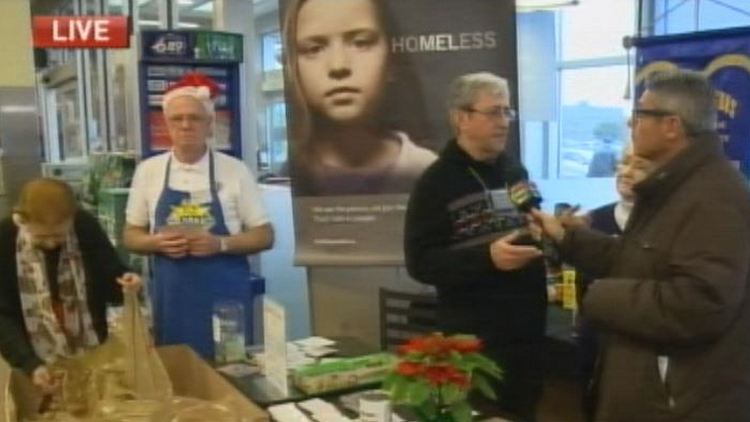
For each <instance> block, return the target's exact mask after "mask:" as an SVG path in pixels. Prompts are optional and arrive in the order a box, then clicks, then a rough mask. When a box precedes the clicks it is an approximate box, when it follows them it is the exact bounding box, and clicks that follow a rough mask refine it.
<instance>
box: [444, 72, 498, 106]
mask: <svg viewBox="0 0 750 422" xmlns="http://www.w3.org/2000/svg"><path fill="white" fill-rule="evenodd" d="M480 92H487V93H489V94H493V95H500V96H502V97H504V98H510V95H509V94H510V93H509V89H508V81H507V80H506V79H505V78H501V77H500V76H497V75H495V74H493V73H490V72H477V73H467V74H465V75H461V76H459V77H457V78H456V79H454V80H453V82H451V85H450V88H449V90H448V110H459V109H465V108H467V107H471V106H472V105H473V104H474V102H475V101H476V99H477V97H478V96H479V93H480Z"/></svg>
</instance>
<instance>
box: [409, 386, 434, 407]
mask: <svg viewBox="0 0 750 422" xmlns="http://www.w3.org/2000/svg"><path fill="white" fill-rule="evenodd" d="M431 391H432V388H431V387H430V385H429V384H427V383H426V382H423V381H418V382H410V383H409V386H408V388H407V393H406V402H407V403H409V404H411V405H415V406H419V405H420V404H422V403H424V402H425V401H427V400H428V399H429V398H430V393H431Z"/></svg>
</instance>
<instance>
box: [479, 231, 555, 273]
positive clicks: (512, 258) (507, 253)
mask: <svg viewBox="0 0 750 422" xmlns="http://www.w3.org/2000/svg"><path fill="white" fill-rule="evenodd" d="M518 236H519V233H518V232H513V233H511V234H509V235H507V236H503V237H501V238H500V239H497V240H495V241H494V242H492V243H491V244H490V256H491V257H492V262H493V263H494V264H495V268H497V269H499V270H504V271H510V270H517V269H519V268H522V267H524V266H526V265H527V264H528V263H529V262H531V261H533V260H535V259H537V258H539V257H540V256H542V251H540V250H539V248H537V247H535V246H523V245H514V244H513V243H512V242H513V240H515V239H516V238H517V237H518Z"/></svg>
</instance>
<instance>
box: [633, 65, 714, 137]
mask: <svg viewBox="0 0 750 422" xmlns="http://www.w3.org/2000/svg"><path fill="white" fill-rule="evenodd" d="M646 89H647V90H649V91H650V92H652V93H653V94H654V99H655V102H656V103H657V105H658V107H660V108H663V109H665V110H667V111H671V112H673V113H675V114H676V115H677V116H678V117H679V118H680V120H682V124H683V126H684V127H685V133H686V134H687V135H688V136H689V137H695V136H699V135H702V134H707V133H712V132H714V131H716V106H715V103H714V90H713V88H712V87H711V84H710V83H709V82H708V79H706V77H705V76H703V75H701V74H700V73H698V72H695V71H690V70H675V71H669V72H660V73H657V74H655V75H654V76H652V77H651V78H649V79H648V81H647V82H646Z"/></svg>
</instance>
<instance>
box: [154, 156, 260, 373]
mask: <svg viewBox="0 0 750 422" xmlns="http://www.w3.org/2000/svg"><path fill="white" fill-rule="evenodd" d="M208 154H209V190H210V199H209V198H208V197H206V198H204V199H205V200H209V201H210V202H203V203H201V204H199V205H200V206H198V207H196V205H198V204H194V203H192V202H191V194H190V192H183V191H178V190H174V189H171V188H170V187H169V173H170V169H171V165H172V158H171V157H170V158H169V161H167V170H166V174H165V175H164V188H163V190H162V193H161V196H160V197H159V201H158V202H157V204H156V213H155V218H154V220H155V221H154V232H158V231H159V229H161V228H162V227H164V226H166V225H170V224H181V225H185V224H187V225H190V224H201V225H203V226H204V227H206V226H209V225H210V224H211V223H213V225H210V228H208V230H209V231H210V232H211V233H212V234H214V235H216V236H226V235H228V234H229V230H228V229H227V226H226V224H225V222H224V213H223V212H222V208H221V203H220V202H219V196H218V193H217V187H216V181H215V177H214V156H213V154H212V153H211V152H209V153H208ZM186 205H187V206H186ZM196 209H198V210H199V212H197V213H196ZM176 210H182V211H187V212H179V211H176ZM191 211H192V212H191ZM249 278H250V265H249V264H248V261H247V257H246V256H245V255H228V254H217V255H213V256H209V257H194V256H189V255H188V256H186V257H183V258H177V259H174V258H170V257H168V256H166V255H162V254H155V255H154V281H153V283H152V285H153V290H152V298H153V305H154V306H153V308H154V309H153V314H154V331H155V337H156V344H158V345H165V344H188V345H189V346H191V347H192V348H193V349H194V350H195V351H196V352H198V353H199V354H200V355H201V356H203V357H204V358H206V359H209V360H212V359H213V358H214V342H213V330H212V318H211V317H212V313H213V303H214V300H215V299H216V298H219V297H222V296H225V295H222V293H221V290H222V284H224V283H227V284H230V285H233V284H238V283H243V282H247V281H248V280H249Z"/></svg>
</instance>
